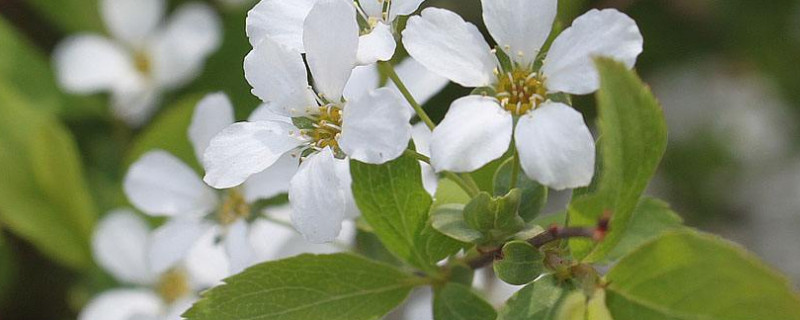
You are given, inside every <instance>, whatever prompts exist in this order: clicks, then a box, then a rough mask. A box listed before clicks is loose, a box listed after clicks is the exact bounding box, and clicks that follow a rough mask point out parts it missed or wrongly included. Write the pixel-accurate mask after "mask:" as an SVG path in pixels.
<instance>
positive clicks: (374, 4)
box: [358, 0, 385, 20]
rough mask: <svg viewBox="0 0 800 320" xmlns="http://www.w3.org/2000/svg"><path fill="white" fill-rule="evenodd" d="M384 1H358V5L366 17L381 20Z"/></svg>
mask: <svg viewBox="0 0 800 320" xmlns="http://www.w3.org/2000/svg"><path fill="white" fill-rule="evenodd" d="M384 2H385V1H384V0H359V1H358V5H359V6H361V10H363V11H364V13H366V14H367V16H368V17H370V18H374V19H378V20H382V19H383V3H384Z"/></svg>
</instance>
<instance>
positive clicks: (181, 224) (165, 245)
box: [148, 219, 212, 274]
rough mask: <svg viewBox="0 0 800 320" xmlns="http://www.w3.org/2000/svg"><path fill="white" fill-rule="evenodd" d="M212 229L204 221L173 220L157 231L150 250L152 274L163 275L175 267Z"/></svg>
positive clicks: (154, 233) (149, 257)
mask: <svg viewBox="0 0 800 320" xmlns="http://www.w3.org/2000/svg"><path fill="white" fill-rule="evenodd" d="M211 227H212V226H211V225H210V224H208V223H205V222H203V221H202V220H197V219H171V220H169V221H167V223H166V224H164V225H163V226H161V227H159V228H158V229H156V230H155V231H154V232H153V234H152V237H151V239H150V248H149V249H148V259H149V261H150V270H151V272H153V273H154V274H161V273H164V272H165V271H167V270H169V269H170V268H172V267H175V266H176V265H177V264H178V263H179V262H181V261H182V260H183V259H184V258H186V256H187V255H188V254H189V252H190V250H191V249H192V247H193V246H195V244H197V243H198V239H200V238H201V237H202V236H203V235H204V234H206V233H207V232H209V231H210V230H211Z"/></svg>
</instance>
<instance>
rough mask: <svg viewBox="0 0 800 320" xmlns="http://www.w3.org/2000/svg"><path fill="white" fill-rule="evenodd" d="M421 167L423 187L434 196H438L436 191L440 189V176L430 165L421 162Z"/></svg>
mask: <svg viewBox="0 0 800 320" xmlns="http://www.w3.org/2000/svg"><path fill="white" fill-rule="evenodd" d="M419 165H420V169H421V170H422V187H423V188H425V191H427V192H428V194H430V195H431V196H433V195H435V194H436V189H437V188H439V176H438V175H436V171H434V170H433V167H431V165H429V164H428V163H426V162H422V161H420V162H419Z"/></svg>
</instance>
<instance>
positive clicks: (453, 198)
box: [431, 179, 471, 208]
mask: <svg viewBox="0 0 800 320" xmlns="http://www.w3.org/2000/svg"><path fill="white" fill-rule="evenodd" d="M470 200H471V198H470V197H469V194H467V193H466V192H465V191H464V190H463V189H461V187H459V186H458V184H457V183H455V182H453V180H450V179H441V180H439V186H438V187H437V188H436V194H435V195H434V196H433V204H432V205H431V207H432V208H436V207H438V206H441V205H447V204H454V203H459V204H464V205H465V204H467V203H468V202H469V201H470Z"/></svg>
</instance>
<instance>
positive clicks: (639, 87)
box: [568, 59, 667, 262]
mask: <svg viewBox="0 0 800 320" xmlns="http://www.w3.org/2000/svg"><path fill="white" fill-rule="evenodd" d="M597 67H598V70H599V72H600V83H601V85H600V90H599V91H598V94H597V100H598V113H599V120H598V121H599V124H598V126H599V129H600V134H601V135H602V137H603V138H602V139H603V143H602V145H601V147H602V149H601V152H600V154H601V155H602V157H601V158H602V160H601V161H602V163H603V171H602V172H600V173H599V174H600V178H599V179H600V180H599V184H598V186H597V191H596V192H595V193H593V194H591V195H586V196H583V197H578V198H577V199H574V200H573V201H572V203H570V206H569V211H568V212H569V223H570V225H573V226H592V225H596V224H597V221H598V220H599V218H600V217H601V216H602V215H603V213H604V211H606V210H609V211H611V213H612V214H613V215H612V218H611V223H610V229H611V231H610V232H609V233H608V235H607V236H606V238H605V239H604V240H603V241H602V242H600V243H599V244H598V245H596V246H595V245H593V243H592V242H590V241H587V240H571V241H570V247H571V249H572V253H573V255H575V257H576V258H578V259H584V260H585V261H588V262H592V261H598V260H601V259H603V257H604V256H605V255H606V254H608V252H609V251H611V249H613V248H614V246H616V245H617V244H618V243H619V241H620V240H621V239H622V235H623V234H624V233H625V230H626V229H627V227H628V225H629V224H630V221H631V217H632V213H633V210H634V208H635V207H636V205H637V204H638V203H639V197H640V196H641V194H642V192H643V191H644V189H645V188H646V187H647V184H648V183H649V182H650V179H651V178H652V177H653V174H654V173H655V170H656V168H657V167H658V163H659V162H660V160H661V156H662V155H663V154H664V150H665V149H666V144H667V128H666V124H665V122H664V115H663V113H662V111H661V107H660V106H659V105H658V102H657V101H656V99H655V98H654V97H653V95H652V93H651V92H650V90H649V89H648V88H647V87H646V86H645V85H644V84H643V83H642V81H641V80H640V79H639V77H638V76H637V75H636V73H635V72H634V71H630V70H628V68H627V67H626V66H625V65H623V64H621V63H619V62H616V61H613V60H609V59H598V60H597Z"/></svg>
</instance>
